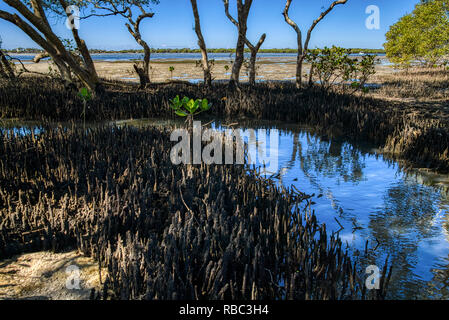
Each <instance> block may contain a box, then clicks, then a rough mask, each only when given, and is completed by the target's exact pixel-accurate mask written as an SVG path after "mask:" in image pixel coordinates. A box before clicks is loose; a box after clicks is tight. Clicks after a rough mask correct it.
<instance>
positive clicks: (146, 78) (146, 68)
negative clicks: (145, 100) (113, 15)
mask: <svg viewBox="0 0 449 320" xmlns="http://www.w3.org/2000/svg"><path fill="white" fill-rule="evenodd" d="M153 16H154V13H152V12H147V13H142V14H141V15H139V16H138V17H137V19H136V21H135V22H134V21H133V20H132V17H131V16H128V20H129V22H130V23H129V24H128V23H127V24H126V27H127V28H128V31H129V33H131V35H132V36H133V37H134V39H135V40H136V42H137V43H138V44H139V45H140V46H141V47H142V48H143V51H144V56H143V67H140V66H139V65H138V64H137V63H135V64H134V70H136V72H137V74H138V76H139V80H140V89H143V88H145V87H146V86H147V84H149V83H150V58H151V49H150V46H149V45H148V43H147V42H146V41H145V40H143V39H142V36H141V34H140V23H141V22H142V20H143V19H145V18H152V17H153ZM131 25H132V27H131Z"/></svg>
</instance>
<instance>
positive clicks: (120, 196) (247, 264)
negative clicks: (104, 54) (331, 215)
mask: <svg viewBox="0 0 449 320" xmlns="http://www.w3.org/2000/svg"><path fill="white" fill-rule="evenodd" d="M1 141H2V143H1V144H0V163H1V172H0V186H1V187H0V221H1V224H0V256H1V257H2V258H6V257H9V256H11V255H13V254H17V253H21V252H29V251H39V250H52V251H60V250H64V248H66V247H70V246H75V247H77V248H79V250H81V251H82V252H83V253H84V254H86V255H88V256H91V257H94V258H95V259H96V260H97V261H98V262H99V264H100V266H101V267H102V268H105V269H106V270H107V276H106V275H103V281H104V286H103V289H102V290H101V291H100V292H97V293H96V297H98V298H104V299H110V298H112V299H224V298H231V299H361V298H383V297H385V294H386V290H387V283H388V278H389V277H390V276H391V274H390V273H389V271H391V270H389V268H387V267H385V268H384V269H383V270H382V269H381V270H382V271H383V278H382V281H381V287H380V290H371V291H366V287H365V286H364V280H365V279H364V273H363V272H364V268H361V267H360V266H361V265H366V263H368V261H369V260H370V252H369V251H366V252H365V253H363V252H362V253H360V255H359V257H358V258H354V259H353V258H351V257H350V256H349V253H348V251H347V250H346V249H345V247H344V246H343V245H342V242H341V240H340V239H339V238H338V236H336V235H335V234H328V232H327V231H326V228H325V227H324V226H321V225H320V224H319V223H318V222H317V219H316V217H315V215H314V214H313V213H312V212H311V208H310V205H311V200H310V196H308V195H306V194H304V193H301V192H300V191H298V190H294V189H285V188H283V187H280V186H277V185H276V184H275V183H274V182H272V181H271V180H267V179H264V178H263V177H261V176H260V175H258V173H257V172H255V171H253V170H249V169H248V168H246V167H244V166H235V165H234V166H223V165H210V166H205V165H202V166H193V167H188V166H173V165H172V164H171V162H170V158H169V152H167V150H170V148H171V143H170V140H169V133H168V131H167V130H161V129H156V128H139V129H137V128H131V127H126V126H125V127H99V128H98V127H97V128H93V129H89V130H88V132H87V133H86V132H85V131H83V130H82V129H80V128H77V127H76V126H74V127H73V128H70V129H67V128H66V129H63V128H62V127H60V128H50V127H48V128H42V130H41V133H39V134H38V135H35V134H29V135H19V134H17V135H10V134H8V133H5V132H3V133H2V134H1ZM356 260H358V261H357V262H358V263H356ZM362 270H363V271H362Z"/></svg>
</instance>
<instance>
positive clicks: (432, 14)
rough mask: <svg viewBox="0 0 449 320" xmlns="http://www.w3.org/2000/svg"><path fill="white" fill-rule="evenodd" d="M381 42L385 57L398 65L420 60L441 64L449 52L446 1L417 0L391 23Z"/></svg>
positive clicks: (448, 6)
mask: <svg viewBox="0 0 449 320" xmlns="http://www.w3.org/2000/svg"><path fill="white" fill-rule="evenodd" d="M386 38H387V42H386V43H385V44H384V47H385V50H386V53H387V57H388V58H389V59H390V60H391V61H392V62H394V63H396V64H398V65H401V66H409V65H410V64H411V63H412V62H414V61H416V62H420V63H421V64H424V65H427V66H435V65H443V64H444V63H445V60H447V55H448V54H449V1H448V0H431V1H427V2H423V3H419V4H417V5H416V6H415V9H414V10H413V12H412V13H411V14H408V15H405V16H403V17H402V18H401V19H400V20H399V21H398V22H397V23H395V24H394V25H392V26H391V27H390V30H389V31H388V32H387V34H386Z"/></svg>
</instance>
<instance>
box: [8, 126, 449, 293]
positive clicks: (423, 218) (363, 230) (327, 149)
mask: <svg viewBox="0 0 449 320" xmlns="http://www.w3.org/2000/svg"><path fill="white" fill-rule="evenodd" d="M235 122H237V121H235ZM176 123H178V124H179V122H176ZM176 123H173V122H172V121H170V120H157V121H155V120H148V121H142V120H137V121H121V122H116V124H117V125H125V124H126V125H133V126H147V125H156V126H172V125H173V124H176ZM212 127H214V128H215V129H218V130H224V129H225V128H228V127H226V126H224V123H219V122H216V123H213V124H212ZM234 128H235V129H237V130H243V131H246V130H248V129H255V130H256V131H257V129H260V128H265V129H267V131H266V132H267V137H268V138H267V139H266V141H267V142H266V143H267V145H266V148H267V149H266V150H268V153H269V154H271V155H276V156H277V159H278V164H277V172H269V173H267V174H266V175H267V176H270V177H271V179H273V180H275V181H276V182H277V183H279V184H282V185H283V186H285V187H291V186H292V185H294V186H295V187H296V188H297V189H298V190H300V191H302V192H305V193H307V194H314V196H313V202H314V205H313V210H314V211H315V214H316V216H317V218H318V220H319V221H320V222H321V223H325V224H326V226H327V228H328V230H329V231H333V232H338V234H339V236H340V238H341V239H342V240H343V241H344V242H345V243H347V244H348V246H349V247H350V248H351V251H352V252H354V249H358V250H361V251H363V250H364V249H365V244H366V241H368V247H369V248H370V250H371V252H372V256H373V257H374V259H375V261H374V263H375V264H378V265H379V266H383V264H384V261H385V258H386V257H387V256H389V261H390V264H392V265H393V275H392V279H391V283H390V290H389V298H392V299H416V298H418V299H448V298H449V288H448V287H447V286H448V285H449V191H448V190H449V176H445V175H431V174H426V173H423V172H404V171H403V170H402V169H401V168H400V167H399V165H398V164H397V163H395V162H392V161H389V160H387V159H384V158H383V157H382V156H381V155H379V153H377V152H376V150H375V149H374V148H373V146H370V145H368V144H366V145H357V146H356V145H354V144H351V143H349V142H347V141H345V140H344V139H329V138H328V137H323V136H320V135H316V134H314V132H313V131H312V130H311V129H309V128H305V127H301V126H299V125H295V124H281V123H274V122H267V123H264V124H260V122H258V123H257V124H251V123H245V124H241V125H239V124H237V125H235V126H234ZM14 130H15V131H16V132H17V133H19V134H27V132H29V131H27V130H29V129H27V130H25V131H24V129H18V128H16V129H14ZM21 130H22V131H21ZM257 132H258V134H259V133H260V132H261V131H257ZM273 135H275V138H276V140H277V143H276V144H277V147H276V148H274V144H273V145H272V143H271V142H270V138H269V137H271V136H273Z"/></svg>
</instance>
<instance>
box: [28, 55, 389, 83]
mask: <svg viewBox="0 0 449 320" xmlns="http://www.w3.org/2000/svg"><path fill="white" fill-rule="evenodd" d="M94 63H95V67H96V68H97V72H98V74H99V76H100V77H102V78H105V79H110V80H122V81H129V82H138V77H137V74H136V73H135V71H134V68H133V64H134V62H133V61H94ZM49 66H52V64H51V63H50V62H48V61H41V62H40V63H38V64H35V63H30V64H26V68H27V69H28V70H30V71H36V72H42V73H46V72H48V70H49ZM170 66H173V67H174V68H175V69H174V71H173V73H171V72H170V71H169V67H170ZM226 66H227V67H229V69H228V70H227V69H226ZM231 67H232V64H231V61H227V60H216V61H215V64H214V67H213V69H212V77H213V79H214V80H228V79H229V77H230V72H231ZM53 68H54V67H53ZM309 69H310V67H309V66H308V65H307V64H305V66H304V75H305V76H307V74H308V72H309ZM376 72H377V74H378V75H382V74H391V73H393V72H394V69H393V68H392V67H390V66H385V65H380V64H377V65H376ZM295 74H296V59H292V58H291V57H285V58H284V57H276V58H271V57H270V58H260V59H258V62H257V76H256V80H259V81H264V80H276V81H279V80H284V81H288V80H290V81H294V80H295ZM150 77H151V80H152V81H154V82H165V81H170V80H185V81H191V82H197V81H201V80H202V79H203V72H202V69H201V66H197V64H196V62H195V61H193V60H185V59H174V60H168V59H159V60H156V59H155V60H152V61H151V76H150ZM240 79H241V81H248V75H247V72H246V69H245V67H243V68H242V72H241V76H240Z"/></svg>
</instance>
